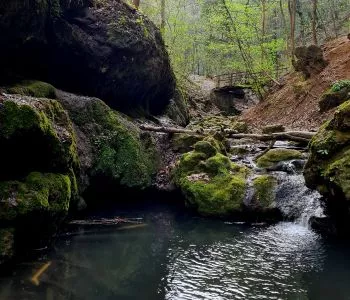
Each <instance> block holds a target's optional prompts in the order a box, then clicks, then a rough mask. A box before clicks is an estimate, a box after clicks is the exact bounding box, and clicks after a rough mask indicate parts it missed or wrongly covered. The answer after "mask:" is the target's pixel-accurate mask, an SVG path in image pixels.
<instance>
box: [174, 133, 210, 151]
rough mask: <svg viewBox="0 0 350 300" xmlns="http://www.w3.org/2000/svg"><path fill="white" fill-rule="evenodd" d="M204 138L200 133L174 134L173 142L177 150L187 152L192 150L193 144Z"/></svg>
mask: <svg viewBox="0 0 350 300" xmlns="http://www.w3.org/2000/svg"><path fill="white" fill-rule="evenodd" d="M202 139H203V137H202V136H199V135H191V134H174V136H173V138H172V140H171V144H172V148H173V149H174V150H175V151H176V152H179V153H186V152H189V151H191V150H192V147H193V145H194V144H195V143H197V142H198V141H200V140H202Z"/></svg>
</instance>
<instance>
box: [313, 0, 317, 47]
mask: <svg viewBox="0 0 350 300" xmlns="http://www.w3.org/2000/svg"><path fill="white" fill-rule="evenodd" d="M316 23H317V0H312V42H313V43H314V44H315V45H317V44H318V42H317V28H316Z"/></svg>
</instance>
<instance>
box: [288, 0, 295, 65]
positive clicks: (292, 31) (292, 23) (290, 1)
mask: <svg viewBox="0 0 350 300" xmlns="http://www.w3.org/2000/svg"><path fill="white" fill-rule="evenodd" d="M296 2H297V1H296V0H288V11H289V21H290V47H291V49H290V50H291V56H292V62H294V51H295V16H296V6H297V5H296V4H297V3H296Z"/></svg>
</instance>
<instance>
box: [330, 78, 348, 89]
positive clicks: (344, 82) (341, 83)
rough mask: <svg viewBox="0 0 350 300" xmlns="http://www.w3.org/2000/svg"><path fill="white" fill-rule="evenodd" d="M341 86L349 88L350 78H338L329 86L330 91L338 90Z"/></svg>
mask: <svg viewBox="0 0 350 300" xmlns="http://www.w3.org/2000/svg"><path fill="white" fill-rule="evenodd" d="M343 88H349V89H350V80H338V81H336V82H335V83H334V84H333V86H332V88H331V91H332V92H339V91H341V90H342V89H343Z"/></svg>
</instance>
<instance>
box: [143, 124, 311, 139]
mask: <svg viewBox="0 0 350 300" xmlns="http://www.w3.org/2000/svg"><path fill="white" fill-rule="evenodd" d="M140 129H141V130H145V131H153V132H163V133H187V134H193V135H205V134H206V133H208V134H209V133H211V132H212V131H210V130H205V131H204V130H203V131H194V130H189V129H184V128H176V127H164V126H162V127H157V126H149V125H141V126H140ZM222 133H223V134H224V135H226V136H228V137H230V138H233V139H243V138H250V139H256V140H260V141H271V140H281V141H293V142H302V143H307V142H309V141H310V140H311V138H312V137H313V136H314V135H315V134H316V133H314V132H308V131H287V132H276V133H271V134H249V133H237V131H235V130H227V129H226V130H224V131H222Z"/></svg>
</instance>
